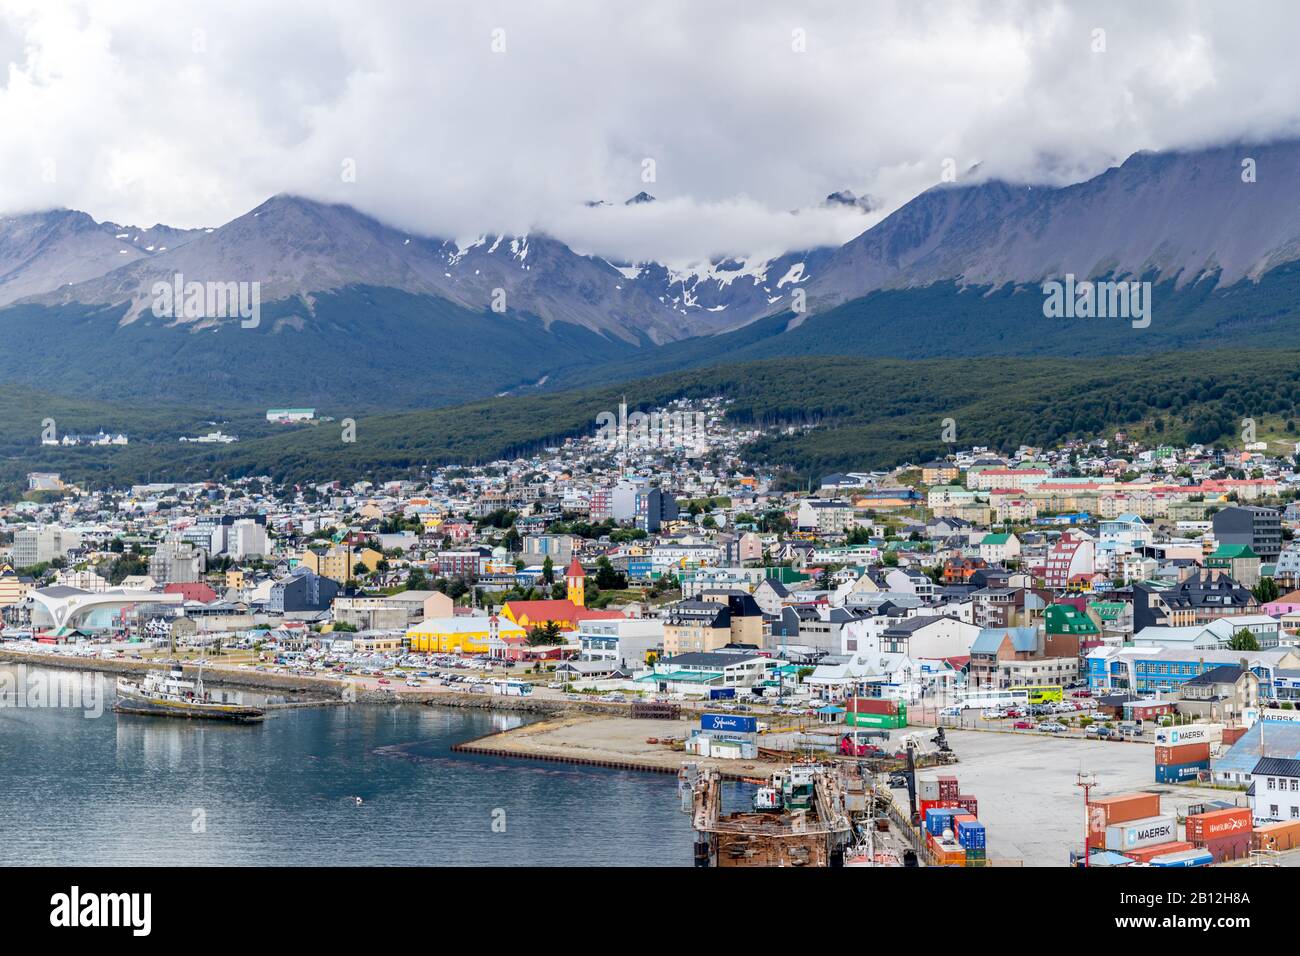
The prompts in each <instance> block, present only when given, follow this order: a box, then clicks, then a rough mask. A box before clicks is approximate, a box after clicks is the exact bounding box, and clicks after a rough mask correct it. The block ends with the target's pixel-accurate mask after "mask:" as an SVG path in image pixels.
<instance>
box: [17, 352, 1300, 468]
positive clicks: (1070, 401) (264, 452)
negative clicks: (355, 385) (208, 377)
mask: <svg viewBox="0 0 1300 956" xmlns="http://www.w3.org/2000/svg"><path fill="white" fill-rule="evenodd" d="M4 394H5V393H4V392H0V415H3V416H4V418H3V422H2V423H0V425H2V427H0V453H3V456H4V460H3V461H2V462H0V482H4V483H5V484H6V486H7V489H8V490H9V491H11V492H12V491H13V490H15V489H16V488H17V487H18V485H19V483H20V482H21V479H22V477H23V475H25V473H26V472H27V471H30V470H33V469H37V468H39V469H49V470H55V471H60V472H61V473H63V474H64V476H65V478H68V479H71V480H75V481H79V482H82V483H89V484H90V485H91V486H95V487H99V486H103V485H105V484H124V483H127V482H131V481H138V480H143V479H145V478H151V479H152V480H155V481H158V480H182V479H188V480H197V479H204V478H213V477H215V476H220V475H228V476H232V477H242V476H249V475H261V474H267V475H271V476H272V477H274V478H277V479H292V480H329V479H344V480H353V479H357V478H363V477H364V478H371V479H378V478H389V477H401V476H407V475H418V474H419V473H420V470H421V468H425V467H428V466H437V465H444V464H478V463H483V462H487V461H490V460H493V459H495V458H503V457H511V456H515V455H520V454H527V453H529V452H532V451H536V450H540V449H541V448H543V447H545V446H547V445H550V444H554V443H555V442H557V441H561V440H563V439H564V438H565V437H568V436H574V435H580V434H591V433H592V432H594V430H595V421H596V416H597V415H599V414H600V413H601V412H602V411H606V410H612V409H615V408H617V405H618V402H619V400H620V398H621V397H622V396H623V395H626V396H627V399H628V402H629V404H630V405H631V406H633V407H635V408H641V409H649V408H653V407H656V406H659V405H662V404H664V403H665V402H668V401H670V400H671V399H674V398H679V397H686V398H704V397H709V396H713V395H721V396H724V397H726V398H727V399H729V401H730V404H729V406H728V412H727V415H728V419H729V420H730V421H731V422H733V423H735V424H738V425H744V424H751V423H752V424H758V425H762V426H766V427H774V426H799V427H797V428H796V430H795V431H794V433H793V434H776V433H773V434H770V435H768V436H767V437H765V438H763V439H761V440H759V441H758V442H757V443H755V444H753V445H751V446H750V447H749V449H748V452H747V455H748V456H749V457H750V458H751V459H752V460H754V461H756V462H757V463H759V464H760V465H763V466H766V467H768V468H771V469H773V470H777V471H788V472H789V473H791V474H792V475H797V476H802V477H805V478H816V477H819V476H820V475H821V474H823V473H825V472H827V471H833V470H845V469H867V468H880V467H889V466H893V465H897V464H900V463H903V462H908V461H911V462H919V461H921V460H923V459H926V458H930V457H933V456H935V455H937V454H941V453H944V452H946V451H948V450H949V447H948V446H947V445H945V444H944V443H943V442H942V441H941V434H942V431H943V420H944V419H945V418H951V419H953V421H954V425H955V428H956V442H955V446H954V447H969V446H971V445H987V446H990V447H992V448H994V449H998V450H1002V451H1014V450H1015V449H1016V448H1017V447H1018V446H1019V445H1021V444H1030V445H1051V444H1054V443H1057V442H1060V441H1062V440H1064V439H1067V438H1087V437H1095V436H1099V435H1108V434H1109V433H1110V432H1111V431H1113V430H1114V429H1116V428H1120V427H1124V428H1129V429H1132V430H1135V431H1139V432H1141V433H1142V434H1144V435H1145V436H1146V437H1147V438H1150V439H1155V440H1167V441H1169V442H1171V443H1178V442H1184V441H1195V442H1205V443H1210V442H1220V443H1222V444H1232V443H1236V442H1238V440H1239V439H1238V434H1239V432H1240V428H1241V425H1240V423H1241V419H1243V418H1246V417H1251V418H1255V419H1256V420H1258V421H1259V423H1260V425H1259V427H1260V429H1261V433H1262V432H1263V430H1264V428H1265V427H1266V426H1267V427H1274V428H1275V429H1276V431H1277V433H1278V434H1279V435H1288V434H1292V433H1294V429H1295V421H1296V419H1297V418H1300V408H1297V405H1298V404H1300V399H1298V398H1297V396H1298V395H1300V352H1295V351H1268V352H1265V351H1254V352H1252V351H1233V352H1227V351H1187V352H1174V353H1167V354H1162V355H1140V356H1127V357H1114V356H1112V357H1107V358H1105V359H1102V360H1099V359H1097V358H1090V357H1080V358H1075V359H1043V358H1015V359H1010V358H997V359H993V358H984V359H972V358H964V359H929V360H919V361H904V360H898V359H859V358H851V357H843V356H840V357H812V356H808V357H801V358H796V359H769V360H765V361H760V362H752V363H745V364H728V365H722V366H714V367H710V368H702V369H693V370H690V371H684V372H677V373H673V374H669V375H660V376H654V377H650V378H645V379H641V380H638V381H633V382H629V383H626V384H621V385H618V386H608V387H602V388H589V389H581V390H574V391H568V392H556V393H543V394H535V395H528V396H520V397H509V398H495V399H487V400H482V401H477V402H472V403H469V404H464V405H458V406H454V407H448V408H439V409H432V410H426V411H416V412H401V413H383V414H376V415H371V416H358V417H357V418H356V429H355V437H356V440H355V442H352V443H346V442H344V441H343V440H342V428H341V423H340V422H333V423H317V424H314V425H308V426H302V427H296V428H292V429H289V430H287V431H286V430H277V429H273V428H269V427H266V426H264V424H263V425H261V426H259V425H257V424H256V419H255V413H254V412H252V411H251V410H245V411H244V412H243V413H242V415H243V418H242V420H243V421H245V422H249V423H250V425H249V427H250V428H252V429H254V431H255V432H257V434H255V435H254V436H253V437H251V438H249V439H247V440H243V441H241V442H239V443H238V444H236V445H230V446H210V445H209V446H193V445H187V446H182V445H179V444H178V443H177V442H176V441H175V438H174V437H173V436H168V437H166V438H163V437H157V438H156V439H148V438H146V437H141V439H140V440H139V441H135V440H133V442H132V444H131V445H130V446H129V447H127V448H66V449H65V448H42V447H41V446H40V445H39V444H38V443H37V440H36V439H37V434H36V432H35V431H34V429H35V428H36V427H38V422H39V417H43V415H42V414H41V413H42V409H43V407H44V406H43V405H42V401H43V399H42V398H41V397H39V396H28V397H27V398H26V399H25V400H23V401H21V402H20V401H16V400H15V399H14V398H13V396H12V395H11V396H10V400H9V401H8V402H6V401H4V400H2V399H3V396H4ZM50 401H54V400H53V399H50ZM15 410H18V411H20V412H21V419H22V420H21V422H15V421H14V420H12V418H11V417H10V416H11V415H13V414H16V413H17V412H16V411H15ZM59 414H61V415H63V416H64V418H65V420H66V421H67V422H68V427H67V428H64V429H63V430H77V429H79V428H84V429H86V430H93V429H95V428H98V427H100V426H101V425H104V427H109V425H110V424H111V421H106V419H111V418H112V414H120V415H124V416H127V417H129V416H130V415H138V416H140V418H139V422H140V427H149V428H151V429H153V430H154V434H155V435H157V436H162V435H163V434H164V432H165V430H166V429H165V427H164V426H163V421H162V419H164V418H165V417H167V416H170V417H171V418H172V419H173V420H174V421H176V422H178V423H179V422H182V421H183V420H184V419H185V415H178V413H176V412H175V411H174V410H167V411H163V410H154V411H148V410H144V409H137V410H135V411H129V410H127V411H122V410H120V409H118V410H117V411H114V410H113V408H112V407H111V406H101V405H97V404H96V403H93V402H82V403H80V410H79V411H78V410H76V409H72V408H65V409H64V410H63V411H61V412H60V413H59ZM187 414H192V413H187ZM34 420H35V421H34ZM113 420H121V419H120V417H119V418H118V419H113ZM83 422H84V424H83ZM20 424H21V427H19V425H20ZM73 426H75V427H73ZM142 435H143V433H142ZM1298 437H1300V436H1298Z"/></svg>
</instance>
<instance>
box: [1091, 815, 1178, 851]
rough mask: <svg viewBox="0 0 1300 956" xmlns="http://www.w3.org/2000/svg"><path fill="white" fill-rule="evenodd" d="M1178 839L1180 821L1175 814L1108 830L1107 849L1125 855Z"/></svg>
mask: <svg viewBox="0 0 1300 956" xmlns="http://www.w3.org/2000/svg"><path fill="white" fill-rule="evenodd" d="M1177 839H1178V820H1177V819H1176V818H1175V817H1174V815H1173V814H1166V815H1164V816H1159V817H1146V818H1144V819H1142V820H1129V821H1127V822H1124V823H1116V824H1113V825H1112V826H1108V827H1107V828H1106V849H1108V850H1114V851H1116V852H1117V853H1123V852H1125V851H1126V850H1136V849H1138V848H1139V847H1144V846H1152V845H1154V844H1156V843H1172V842H1174V841H1175V840H1177Z"/></svg>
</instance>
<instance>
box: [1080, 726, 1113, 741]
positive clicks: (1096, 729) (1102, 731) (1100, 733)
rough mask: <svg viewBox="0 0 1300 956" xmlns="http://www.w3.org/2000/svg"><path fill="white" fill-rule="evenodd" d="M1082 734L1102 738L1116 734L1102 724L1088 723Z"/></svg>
mask: <svg viewBox="0 0 1300 956" xmlns="http://www.w3.org/2000/svg"><path fill="white" fill-rule="evenodd" d="M1084 734H1085V735H1087V736H1089V737H1101V738H1103V739H1104V738H1107V737H1114V736H1116V734H1115V731H1113V730H1111V729H1110V728H1109V727H1107V726H1105V725H1103V724H1090V725H1089V726H1088V729H1087V730H1085V731H1084Z"/></svg>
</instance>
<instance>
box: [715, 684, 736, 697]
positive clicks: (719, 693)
mask: <svg viewBox="0 0 1300 956" xmlns="http://www.w3.org/2000/svg"><path fill="white" fill-rule="evenodd" d="M735 699H736V688H734V687H710V688H709V700H735Z"/></svg>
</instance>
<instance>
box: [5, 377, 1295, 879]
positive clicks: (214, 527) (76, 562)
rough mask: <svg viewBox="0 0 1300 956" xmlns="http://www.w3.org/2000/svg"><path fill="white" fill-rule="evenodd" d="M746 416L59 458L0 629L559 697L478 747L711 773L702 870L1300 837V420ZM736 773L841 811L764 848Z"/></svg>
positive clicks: (365, 685) (230, 666)
mask: <svg viewBox="0 0 1300 956" xmlns="http://www.w3.org/2000/svg"><path fill="white" fill-rule="evenodd" d="M726 411H727V403H726V402H724V401H723V400H721V399H708V400H702V401H693V402H688V401H685V400H683V401H680V402H677V403H674V404H673V405H671V406H668V407H665V408H660V409H650V410H647V411H645V412H633V413H631V414H629V413H628V409H627V407H626V406H625V407H623V408H620V409H619V411H618V413H617V414H611V415H608V416H604V417H603V418H602V417H597V418H596V425H595V427H593V429H592V430H591V432H590V433H589V434H585V435H579V436H574V437H571V438H569V439H566V440H564V441H563V442H562V443H559V444H556V445H554V446H552V447H549V448H546V449H545V450H544V451H541V452H538V453H536V454H533V455H530V456H528V457H523V458H518V459H513V460H501V461H495V462H491V463H487V464H483V465H480V466H463V465H462V466H448V467H445V468H441V469H436V470H431V471H430V472H429V473H428V474H427V476H424V477H422V478H420V479H418V480H414V479H409V478H405V479H396V480H391V481H390V480H384V479H383V478H382V477H381V476H377V477H376V480H374V481H373V482H369V481H368V482H359V483H356V484H353V485H348V486H345V485H343V484H341V483H339V482H325V483H317V484H301V483H300V484H293V485H285V484H276V483H275V482H273V481H272V480H271V479H269V478H264V477H252V478H241V479H238V480H229V481H215V480H214V481H208V482H198V483H192V484H171V483H155V484H140V485H135V486H131V487H127V488H121V489H116V490H106V489H97V490H94V491H89V490H86V489H84V488H82V487H80V486H79V485H78V484H77V483H76V482H75V481H72V480H68V479H67V478H65V477H63V476H61V475H58V474H53V473H32V474H31V475H29V479H28V491H27V493H26V494H25V495H23V496H22V498H21V500H17V501H11V502H8V503H5V504H4V505H3V506H0V558H2V560H3V570H2V571H0V607H2V608H3V620H4V628H3V632H2V636H3V642H0V658H3V660H4V661H5V662H7V663H9V664H16V665H22V664H25V663H30V664H33V665H39V666H44V667H75V668H80V669H89V670H101V671H105V672H109V673H114V672H115V673H118V674H125V675H131V674H139V673H150V672H151V671H153V672H156V669H157V668H160V667H165V666H171V667H174V668H175V669H176V670H175V671H174V678H175V682H176V687H178V688H180V690H179V691H178V693H180V694H181V695H185V694H189V695H190V697H191V698H192V691H191V690H186V688H189V687H191V684H190V683H188V682H186V681H185V680H182V679H181V678H182V675H185V676H186V677H192V676H196V675H197V677H198V680H199V681H200V685H201V682H202V681H203V680H206V681H207V682H208V684H209V686H211V685H217V686H224V687H227V688H245V689H248V690H249V691H250V693H251V692H252V690H253V689H260V690H261V691H263V692H265V691H268V690H272V691H275V692H277V693H278V694H279V696H278V697H276V698H275V700H277V701H280V704H279V705H278V706H288V703H286V702H296V704H303V705H308V706H310V705H313V704H315V705H319V706H327V705H342V706H404V705H410V706H444V707H477V708H489V709H499V710H504V711H513V712H517V713H524V714H528V715H530V720H529V721H528V722H526V723H525V724H523V725H522V726H518V727H513V728H511V729H508V730H505V731H502V732H500V733H494V734H491V735H488V736H487V737H485V738H482V739H478V740H474V741H466V742H463V743H462V744H461V745H458V748H457V749H458V750H460V751H462V752H468V753H473V752H477V753H482V754H492V755H495V756H498V757H502V758H505V759H521V760H534V761H554V762H567V763H572V764H579V765H582V764H585V765H589V766H604V767H610V768H620V769H625V770H634V771H646V772H660V773H678V774H679V775H681V777H682V790H683V795H684V800H685V799H691V798H693V799H694V801H695V804H696V806H695V809H694V811H693V812H694V816H693V819H694V821H695V829H696V831H697V834H698V835H700V842H699V843H697V862H702V865H705V864H708V863H710V862H711V863H712V864H713V865H739V864H736V863H735V861H736V860H737V859H740V860H742V861H744V860H749V861H750V862H749V864H748V865H760V864H761V863H762V862H767V863H771V864H773V865H787V864H791V861H792V860H793V861H794V863H800V862H808V861H816V862H818V863H819V865H839V864H843V863H845V862H846V861H850V862H852V861H857V862H858V863H862V864H864V865H918V864H919V865H930V866H935V865H939V866H942V865H963V866H995V865H1004V866H1014V865H1075V866H1089V867H1092V866H1098V867H1103V866H1104V867H1114V866H1121V867H1123V866H1134V865H1157V866H1159V865H1168V866H1201V865H1237V866H1241V865H1295V863H1296V862H1300V853H1298V854H1291V853H1289V852H1288V851H1290V850H1292V848H1293V846H1295V845H1296V843H1297V840H1300V799H1297V796H1296V794H1297V793H1300V716H1297V715H1300V709H1298V708H1297V707H1296V702H1297V701H1300V647H1297V645H1298V644H1300V541H1297V540H1296V539H1295V530H1296V529H1297V528H1298V527H1300V503H1297V501H1296V498H1297V491H1298V490H1300V472H1298V471H1297V470H1296V453H1297V447H1296V445H1295V444H1293V443H1286V442H1281V441H1276V440H1275V441H1272V442H1254V443H1247V444H1245V445H1244V447H1239V448H1215V447H1205V446H1200V445H1194V446H1190V447H1173V446H1168V445H1155V446H1151V445H1148V444H1145V443H1143V442H1140V441H1138V440H1136V439H1132V440H1131V439H1130V438H1129V437H1128V436H1126V435H1125V434H1124V433H1122V432H1119V433H1114V434H1112V435H1111V436H1109V437H1108V438H1105V439H1097V440H1093V441H1086V442H1085V441H1073V442H1068V443H1066V444H1064V445H1063V446H1062V447H1059V448H1031V447H1021V448H1019V449H1017V450H1016V451H1015V452H1014V453H1013V454H1000V453H998V452H996V451H994V450H991V449H988V448H980V447H975V448H962V449H958V448H955V447H954V448H953V449H952V451H951V452H950V453H948V454H947V455H945V456H943V457H942V458H936V459H934V460H928V461H923V462H919V463H915V464H904V465H902V466H900V467H898V468H896V469H892V470H888V471H863V472H852V473H835V474H828V475H825V476H823V477H822V478H821V480H820V481H819V482H817V483H814V484H813V485H812V486H810V487H805V488H791V487H782V482H780V481H779V480H778V479H776V478H774V476H773V475H772V474H771V473H769V471H768V470H766V469H764V468H763V467H761V466H759V465H756V464H755V463H754V462H752V461H751V460H750V459H749V457H748V455H747V452H746V447H747V445H748V444H749V443H750V442H752V441H754V440H755V439H756V438H758V437H760V436H761V434H762V430H761V429H758V428H752V427H744V428H741V427H736V426H734V425H732V424H730V423H729V420H728V418H727V415H726ZM786 484H788V483H786ZM159 680H160V681H161V680H162V679H161V678H159ZM131 686H132V688H133V691H132V693H133V695H134V696H135V697H139V692H138V688H136V685H134V684H133V685H131ZM222 693H223V694H233V698H236V699H237V698H238V696H239V692H238V691H237V690H236V691H233V692H231V691H223V692H222ZM213 706H214V707H215V706H216V705H213ZM227 706H229V707H236V706H238V701H237V700H236V701H235V703H229V702H227ZM137 712H143V713H147V712H148V711H137ZM241 712H244V713H251V712H252V711H251V710H250V709H249V708H248V707H246V706H245V707H243V708H242V710H241ZM190 716H194V715H193V714H191V715H190ZM200 716H201V714H200ZM256 716H257V718H258V719H261V716H262V711H261V710H260V709H258V710H257V714H256ZM270 716H271V719H274V716H275V715H274V710H273V709H272V713H271V715H270ZM533 718H535V719H533ZM122 719H129V718H127V717H123V718H122ZM137 719H138V718H137ZM801 766H802V767H805V768H807V769H806V770H805V771H800V770H799V769H798V768H799V767H801ZM1029 768H1032V771H1031V770H1030V769H1029ZM792 774H793V776H791V775H792ZM800 774H803V776H800ZM837 775H838V776H837ZM958 776H960V779H961V781H962V782H961V785H960V787H959V786H958V784H957V783H956V780H957V779H958ZM769 778H770V779H769ZM720 780H734V781H752V782H753V783H754V784H755V785H758V784H763V786H761V787H760V788H759V790H758V791H757V794H756V795H755V796H754V797H753V801H754V805H753V807H752V808H750V809H751V810H752V814H749V813H747V814H741V815H740V816H741V817H748V816H753V815H757V818H758V819H759V820H760V822H761V821H766V822H764V823H761V825H758V824H754V826H755V827H757V829H755V830H754V833H753V834H749V835H747V836H745V840H757V841H760V842H761V841H762V840H763V839H765V837H763V836H762V834H765V833H767V832H768V830H769V829H770V828H771V827H772V826H774V825H775V824H774V823H773V820H775V819H777V816H774V815H773V811H774V810H775V811H782V812H785V813H789V812H792V808H797V807H799V806H805V807H807V806H812V805H813V804H817V805H818V806H819V807H821V814H822V817H824V818H825V819H828V820H832V821H840V822H839V823H837V824H836V825H835V826H830V825H829V824H828V827H829V829H827V830H826V833H827V834H830V835H829V836H827V837H826V839H827V840H829V841H830V842H829V843H825V844H819V845H818V846H816V847H803V848H802V849H801V850H800V851H799V852H800V853H802V854H803V855H802V856H799V855H797V854H796V855H795V856H794V857H792V856H790V853H791V852H793V851H791V850H790V848H789V847H788V846H785V848H784V849H782V850H781V851H780V852H779V853H778V851H777V850H775V849H772V847H771V846H764V847H760V848H759V849H757V850H755V849H753V847H752V845H750V844H749V843H746V844H745V845H746V847H748V849H746V850H745V852H744V853H741V852H740V851H738V850H736V848H735V840H736V831H735V829H734V826H733V827H732V828H730V829H729V828H728V826H723V825H722V824H721V823H719V822H718V820H719V819H722V820H730V819H732V817H727V816H725V815H723V816H721V817H720V809H719V805H718V801H719V797H718V796H717V794H718V792H720V791H719V781H720ZM814 793H817V794H823V795H825V794H827V793H829V794H831V795H832V796H822V797H814V796H811V795H812V794H814ZM783 794H784V796H783ZM799 794H802V795H803V796H802V797H800V796H799ZM832 797H833V799H832ZM800 799H802V800H803V803H802V804H800V803H799V800H800ZM764 801H766V803H765V802H764ZM836 801H838V803H836ZM832 804H835V805H834V806H833V805H832ZM850 806H852V807H853V808H855V809H854V812H850V811H849V810H848V809H846V808H847V807H850ZM837 807H838V809H837ZM1085 807H1086V810H1085ZM864 814H865V816H864ZM733 816H734V815H733ZM862 819H869V821H874V822H873V825H872V827H871V830H872V832H873V833H876V832H878V833H879V838H878V840H875V841H874V842H873V846H872V847H871V848H870V849H869V850H868V849H864V848H863V845H862V840H861V836H862V832H863V831H864V829H865V828H864V827H863V826H862V824H861V820H862ZM855 820H856V821H858V822H856V823H855V822H852V821H855ZM1031 821H1032V825H1030V824H1031ZM1073 821H1078V823H1077V825H1076V824H1075V823H1074V822H1073ZM1085 821H1086V824H1085ZM874 823H879V829H878V831H877V830H876V829H875V826H874ZM740 825H741V824H735V826H740ZM746 826H749V824H746ZM818 832H819V833H820V832H821V831H818ZM746 833H748V831H746ZM710 834H712V837H711V839H712V842H710V836H709V835H710ZM719 834H721V836H720V835H719ZM819 839H821V837H819ZM775 843H780V841H779V840H778V841H775ZM783 846H784V845H783ZM727 861H730V862H727ZM791 865H793V864H791Z"/></svg>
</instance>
